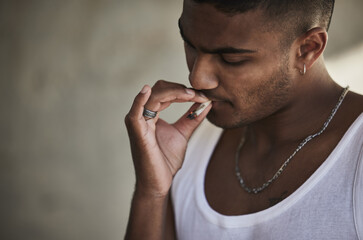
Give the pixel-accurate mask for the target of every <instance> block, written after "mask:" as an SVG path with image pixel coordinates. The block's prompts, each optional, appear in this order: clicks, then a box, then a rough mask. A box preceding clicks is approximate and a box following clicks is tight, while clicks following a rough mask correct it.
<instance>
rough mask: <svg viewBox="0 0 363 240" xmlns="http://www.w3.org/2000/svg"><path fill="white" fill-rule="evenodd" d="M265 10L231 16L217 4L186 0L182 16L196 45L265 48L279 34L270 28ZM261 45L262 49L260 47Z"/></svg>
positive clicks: (185, 26)
mask: <svg viewBox="0 0 363 240" xmlns="http://www.w3.org/2000/svg"><path fill="white" fill-rule="evenodd" d="M266 23H267V21H266V17H265V16H264V13H263V11H262V10H253V11H249V12H246V13H241V14H234V15H229V14H226V13H224V12H221V11H220V10H217V9H216V8H215V7H214V6H213V5H211V4H206V3H195V2H193V1H192V0H185V1H184V5H183V12H182V15H181V18H180V24H181V28H182V30H183V33H184V35H185V36H186V37H187V38H188V39H189V40H191V41H192V43H193V44H194V45H196V46H198V45H201V46H203V47H206V48H213V47H219V46H220V45H221V44H223V45H228V46H235V47H238V46H243V47H248V46H250V47H254V48H256V46H260V47H262V46H263V45H265V43H266V42H267V41H268V42H271V41H273V40H274V39H275V40H276V41H277V35H276V34H274V33H273V31H267V30H268V27H267V26H266ZM260 47H258V48H260Z"/></svg>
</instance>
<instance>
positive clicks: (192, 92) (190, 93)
mask: <svg viewBox="0 0 363 240" xmlns="http://www.w3.org/2000/svg"><path fill="white" fill-rule="evenodd" d="M185 92H186V93H187V94H189V95H193V94H194V91H193V90H191V89H189V88H186V89H185Z"/></svg>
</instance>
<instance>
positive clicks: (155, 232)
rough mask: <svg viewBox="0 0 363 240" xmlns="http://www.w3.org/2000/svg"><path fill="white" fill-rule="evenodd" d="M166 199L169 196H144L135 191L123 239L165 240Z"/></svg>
mask: <svg viewBox="0 0 363 240" xmlns="http://www.w3.org/2000/svg"><path fill="white" fill-rule="evenodd" d="M168 199H169V195H166V196H145V195H144V194H142V193H139V192H138V191H135V194H134V196H133V199H132V204H131V211H130V217H129V223H128V227H127V232H126V236H125V239H126V240H133V239H137V240H139V239H150V240H161V239H165V236H164V234H165V232H166V227H167V222H166V215H167V209H168Z"/></svg>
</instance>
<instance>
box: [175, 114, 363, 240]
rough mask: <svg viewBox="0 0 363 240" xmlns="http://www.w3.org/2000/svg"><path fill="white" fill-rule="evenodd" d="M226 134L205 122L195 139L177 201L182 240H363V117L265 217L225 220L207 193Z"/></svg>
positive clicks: (179, 176)
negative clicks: (208, 171)
mask: <svg viewBox="0 0 363 240" xmlns="http://www.w3.org/2000/svg"><path fill="white" fill-rule="evenodd" d="M221 133H222V129H220V128H217V127H215V126H214V125H212V124H210V123H209V122H208V121H204V122H203V123H202V125H201V126H200V127H199V128H198V129H197V132H196V133H195V134H194V135H193V137H192V139H191V141H190V143H189V146H188V149H187V153H186V157H185V161H184V164H183V167H182V168H181V170H180V171H179V172H178V173H177V175H176V176H175V178H174V182H173V185H172V200H173V206H174V213H175V225H176V232H177V237H178V239H179V240H184V239H185V240H194V239H195V240H204V239H205V240H211V239H218V240H219V239H231V240H232V239H254V240H255V239H256V240H258V239H263V240H266V239H278V240H283V239H286V240H291V239H308V240H312V239H319V240H321V239H329V240H332V239H339V240H342V239H349V240H351V239H352V240H353V239H360V240H363V160H362V159H363V113H362V114H361V115H360V116H359V117H358V119H357V120H355V122H354V123H353V124H352V126H350V128H349V129H348V131H347V132H346V133H345V135H344V136H343V138H342V139H341V140H340V142H339V143H338V145H337V146H336V148H335V149H334V150H333V151H332V153H331V154H330V155H329V157H328V158H327V159H326V160H325V161H324V163H323V164H322V165H321V166H320V167H319V168H318V169H317V170H316V171H315V172H314V174H313V175H312V176H311V177H310V178H309V179H308V180H307V181H306V182H305V183H304V184H303V185H302V186H300V187H299V188H298V189H297V190H296V191H295V192H294V193H292V194H291V195H290V196H288V197H287V198H286V199H284V200H283V201H281V202H279V203H278V204H276V205H274V206H272V207H270V208H268V209H265V210H263V211H260V212H256V213H252V214H247V215H240V216H226V215H222V214H220V213H218V212H216V211H215V210H213V209H212V208H211V207H210V206H209V204H208V202H207V199H206V197H205V194H204V178H205V172H206V169H207V166H208V162H209V159H210V158H211V155H212V153H213V150H214V147H215V146H216V144H217V142H218V140H219V137H220V135H221Z"/></svg>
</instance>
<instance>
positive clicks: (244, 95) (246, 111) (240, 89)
mask: <svg viewBox="0 0 363 240" xmlns="http://www.w3.org/2000/svg"><path fill="white" fill-rule="evenodd" d="M179 24H180V29H181V34H182V37H183V38H184V40H185V53H186V59H187V64H188V68H189V71H190V75H189V81H190V83H191V85H192V86H193V88H195V89H199V90H201V91H202V92H203V93H204V94H205V95H206V96H207V97H208V98H210V99H211V100H213V107H212V109H211V111H210V112H209V114H208V116H207V118H208V120H209V121H211V122H212V123H213V124H215V125H217V126H220V127H223V128H232V127H240V126H243V125H245V124H247V123H250V122H254V121H257V120H260V119H263V118H266V117H268V116H270V115H272V114H274V113H276V112H277V111H279V110H281V109H282V108H283V107H285V106H286V105H287V104H288V101H289V99H290V94H291V91H290V89H291V85H292V81H291V79H290V77H289V71H290V70H289V69H291V67H290V66H289V65H290V63H289V54H290V53H289V51H283V50H282V49H281V46H280V45H281V35H282V34H276V33H274V31H267V27H266V26H265V25H264V24H265V21H264V18H263V16H262V13H261V11H253V12H247V13H245V14H236V15H234V16H228V15H226V14H225V13H223V12H220V11H218V10H216V9H215V8H214V7H213V6H212V5H210V4H196V3H194V2H192V1H191V0H185V2H184V8H183V13H182V16H181V18H180V21H179Z"/></svg>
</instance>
